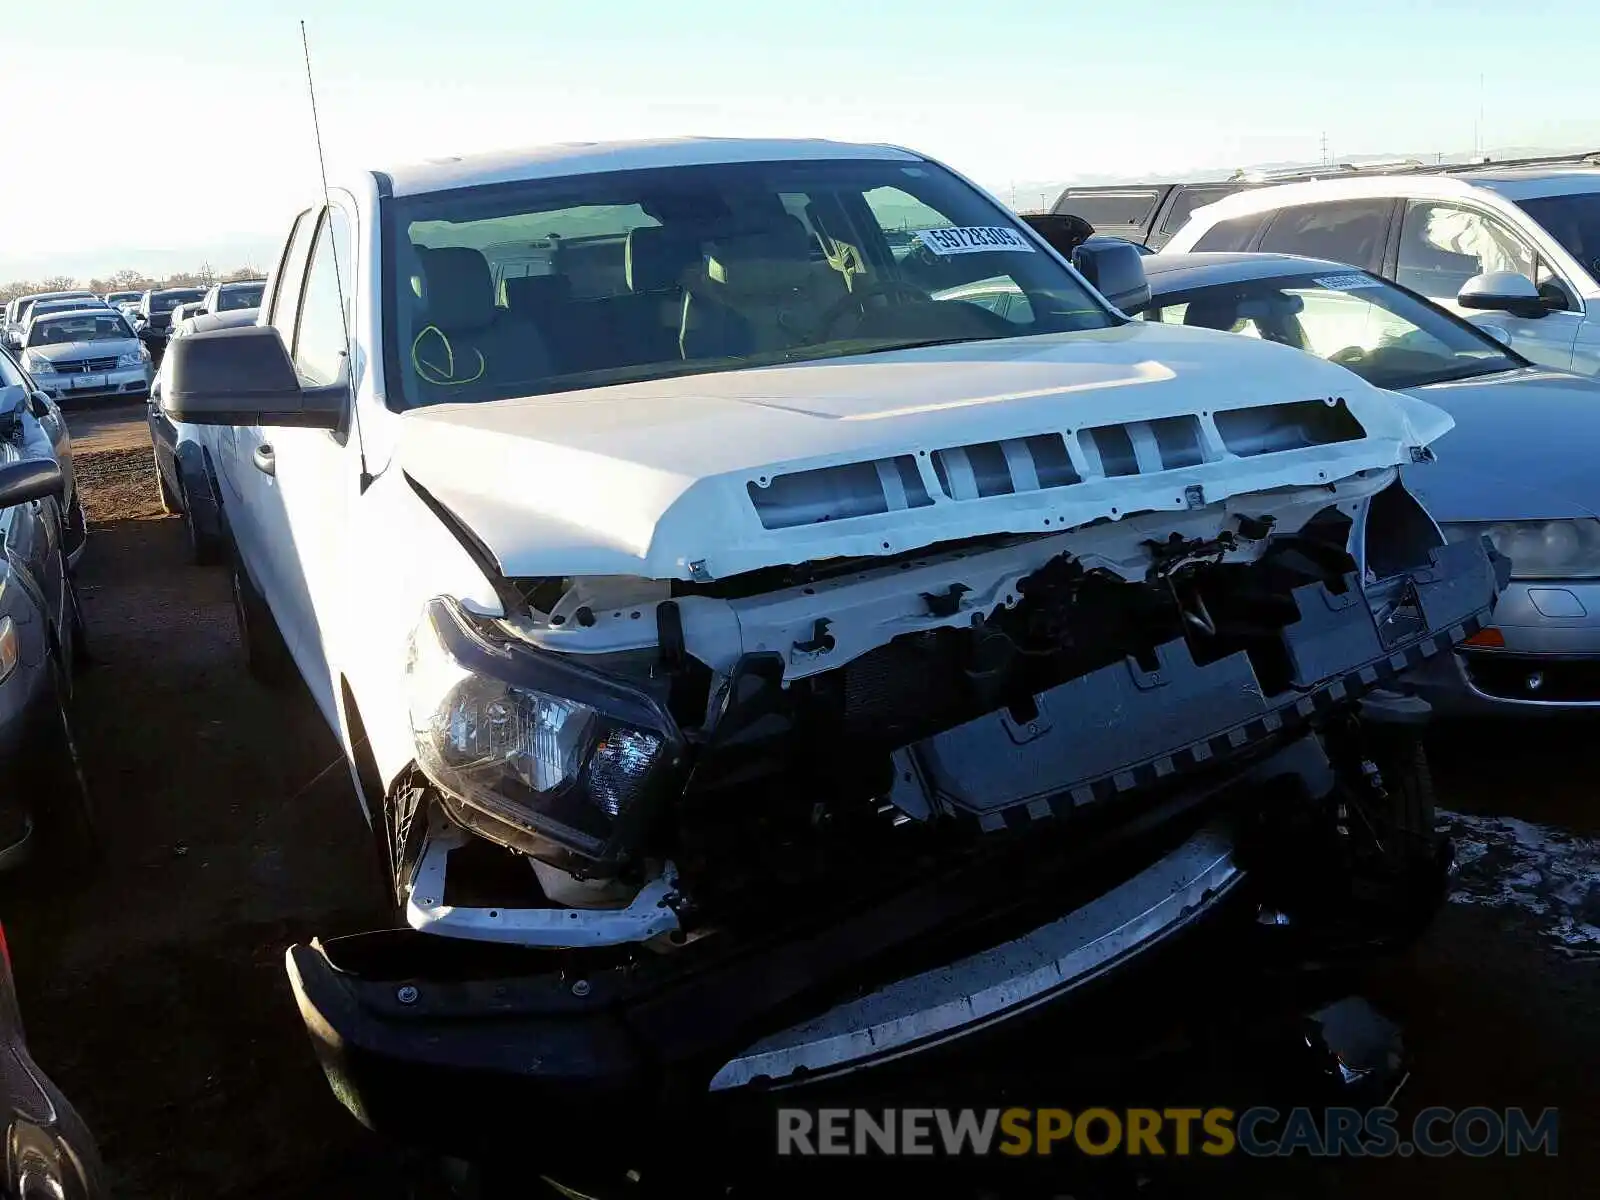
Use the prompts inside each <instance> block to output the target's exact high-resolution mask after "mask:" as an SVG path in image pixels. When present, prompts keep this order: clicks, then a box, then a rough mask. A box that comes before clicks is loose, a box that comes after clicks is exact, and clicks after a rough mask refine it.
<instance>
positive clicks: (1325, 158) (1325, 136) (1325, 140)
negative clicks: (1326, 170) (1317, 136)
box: [1322, 129, 1328, 166]
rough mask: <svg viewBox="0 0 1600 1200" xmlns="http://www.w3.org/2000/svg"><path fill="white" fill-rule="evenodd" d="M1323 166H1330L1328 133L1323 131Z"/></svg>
mask: <svg viewBox="0 0 1600 1200" xmlns="http://www.w3.org/2000/svg"><path fill="white" fill-rule="evenodd" d="M1322 165H1323V166H1327V165H1328V131H1327V130H1326V129H1324V130H1323V131H1322Z"/></svg>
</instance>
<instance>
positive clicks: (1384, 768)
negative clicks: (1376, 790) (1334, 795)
mask: <svg viewBox="0 0 1600 1200" xmlns="http://www.w3.org/2000/svg"><path fill="white" fill-rule="evenodd" d="M1367 749H1368V754H1369V756H1370V759H1371V762H1372V764H1373V765H1374V766H1375V767H1376V768H1377V770H1378V779H1379V780H1380V781H1381V788H1382V791H1383V793H1384V794H1385V798H1386V801H1387V803H1385V804H1383V806H1382V807H1381V809H1380V810H1379V812H1378V816H1379V819H1380V820H1381V821H1382V822H1383V823H1384V824H1386V825H1387V827H1388V829H1387V832H1388V834H1389V842H1390V844H1389V846H1388V850H1389V855H1388V857H1389V860H1390V864H1391V865H1392V866H1393V867H1394V868H1395V869H1397V870H1400V871H1410V870H1412V869H1414V868H1416V867H1419V866H1427V865H1431V864H1432V863H1433V862H1434V861H1435V859H1436V858H1437V857H1438V854H1439V849H1440V844H1441V839H1440V837H1439V833H1438V828H1437V827H1438V821H1439V809H1438V804H1437V801H1436V797H1435V793H1434V788H1433V769H1432V767H1431V766H1430V765H1429V763H1428V752H1427V750H1426V749H1425V748H1424V746H1423V744H1422V739H1421V738H1419V737H1417V736H1415V735H1414V734H1410V733H1400V732H1395V733H1388V732H1385V733H1381V734H1378V735H1377V736H1372V735H1370V734H1369V736H1368V742H1367Z"/></svg>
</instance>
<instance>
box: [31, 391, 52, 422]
mask: <svg viewBox="0 0 1600 1200" xmlns="http://www.w3.org/2000/svg"><path fill="white" fill-rule="evenodd" d="M28 409H29V411H30V412H32V413H33V419H34V420H35V421H42V420H44V419H45V418H46V417H48V416H49V415H50V397H49V396H47V395H45V394H44V393H43V392H34V393H32V394H31V395H30V396H29V397H28Z"/></svg>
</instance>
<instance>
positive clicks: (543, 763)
mask: <svg viewBox="0 0 1600 1200" xmlns="http://www.w3.org/2000/svg"><path fill="white" fill-rule="evenodd" d="M406 675H407V687H408V691H409V706H410V711H411V730H412V734H413V736H414V738H415V740H416V746H417V763H418V765H419V766H420V767H421V768H422V770H423V772H424V773H425V774H426V775H427V776H428V777H429V778H430V779H431V780H432V781H433V782H434V783H435V784H437V785H438V786H439V788H440V789H442V790H443V791H444V792H445V793H446V796H447V800H448V799H453V800H455V801H458V802H459V805H462V806H465V809H461V808H457V807H455V806H450V807H452V815H454V816H456V817H457V818H458V819H460V820H462V821H463V823H464V824H466V825H468V826H469V827H470V828H471V829H473V830H474V831H475V832H477V833H480V834H482V835H483V836H485V837H488V838H491V839H493V840H495V841H499V842H502V843H503V844H506V845H509V846H512V847H514V848H515V849H519V850H524V851H526V852H527V853H530V854H534V855H535V856H536V857H539V858H555V859H560V858H562V857H564V855H563V851H572V852H576V853H578V854H580V855H582V856H583V857H584V858H586V859H589V860H592V861H593V862H594V863H596V864H606V863H614V862H616V861H618V860H620V859H622V858H624V857H626V856H627V854H628V853H629V852H630V851H631V850H632V849H633V848H634V847H633V844H632V838H633V836H634V835H635V834H636V833H637V832H638V831H639V830H640V829H641V828H642V827H643V825H644V824H645V823H646V822H647V821H648V819H649V817H650V814H651V811H652V809H653V805H652V804H651V801H652V800H653V799H654V798H655V797H657V796H659V795H662V794H664V793H665V791H666V790H667V787H668V786H669V784H670V781H671V780H672V779H673V778H674V777H675V776H676V774H677V767H678V765H679V763H680V762H681V760H682V756H683V743H682V737H681V735H680V734H679V732H678V730H677V726H676V724H675V723H674V722H673V720H672V718H671V717H670V716H669V715H668V714H667V712H666V710H665V709H664V708H663V707H662V706H661V705H660V704H659V703H658V702H657V701H656V699H655V698H654V697H652V696H650V695H649V694H647V693H645V692H643V691H640V690H639V689H637V688H635V687H633V686H632V685H631V684H629V683H626V682H624V681H622V680H619V679H614V678H611V677H609V676H605V675H602V674H600V673H598V672H596V671H592V670H589V669H587V668H585V667H581V666H578V665H575V664H573V663H572V662H571V661H569V660H567V659H565V658H563V657H560V656H557V655H553V654H548V653H545V652H543V651H540V650H536V649H534V648H532V647H529V646H526V645H523V644H522V643H520V642H517V641H516V640H514V639H509V638H507V639H500V638H497V637H496V636H495V634H494V632H493V630H492V628H491V627H490V626H489V625H488V624H487V623H486V622H482V621H478V620H476V619H474V618H472V617H470V616H469V615H468V614H466V613H465V612H463V611H462V610H461V608H460V607H459V606H458V605H456V604H454V603H453V602H451V601H447V600H434V601H432V602H431V603H430V604H429V605H428V608H427V611H426V612H425V614H424V616H423V620H422V622H421V624H419V625H418V626H417V629H416V631H415V632H414V633H413V634H412V640H411V652H410V656H409V659H408V661H407V664H406ZM468 810H470V811H468ZM485 816H486V817H488V818H490V819H489V820H487V821H485V820H483V819H482V817H485ZM551 843H554V845H551Z"/></svg>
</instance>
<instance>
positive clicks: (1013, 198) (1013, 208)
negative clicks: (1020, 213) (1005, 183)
mask: <svg viewBox="0 0 1600 1200" xmlns="http://www.w3.org/2000/svg"><path fill="white" fill-rule="evenodd" d="M1011 211H1012V212H1016V211H1017V181H1016V180H1015V179H1013V180H1012V181H1011Z"/></svg>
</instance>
